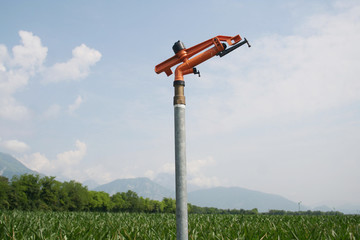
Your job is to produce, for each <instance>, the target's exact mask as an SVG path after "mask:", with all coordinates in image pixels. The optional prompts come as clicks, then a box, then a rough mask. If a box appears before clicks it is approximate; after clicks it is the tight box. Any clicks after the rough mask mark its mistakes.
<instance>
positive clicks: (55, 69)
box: [44, 44, 101, 82]
mask: <svg viewBox="0 0 360 240" xmlns="http://www.w3.org/2000/svg"><path fill="white" fill-rule="evenodd" d="M72 55H73V57H72V58H71V59H70V60H68V61H67V62H64V63H56V64H55V65H54V66H52V67H50V68H49V69H47V70H46V71H45V72H44V80H45V81H46V82H60V81H67V80H77V79H83V78H85V77H87V76H88V74H89V72H90V67H91V66H93V65H94V64H95V63H97V62H98V61H99V60H100V59H101V53H100V52H99V51H97V50H95V49H91V48H89V47H87V46H86V45H85V44H81V45H80V46H78V47H76V48H74V50H73V51H72Z"/></svg>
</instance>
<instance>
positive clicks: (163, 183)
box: [0, 152, 360, 214]
mask: <svg viewBox="0 0 360 240" xmlns="http://www.w3.org/2000/svg"><path fill="white" fill-rule="evenodd" d="M21 174H39V175H40V176H44V175H43V174H41V173H38V172H36V171H33V170H31V169H29V168H27V167H26V166H25V165H24V164H22V163H21V162H20V161H18V160H17V159H16V158H14V157H12V156H11V155H9V154H5V153H1V152H0V176H4V177H7V178H8V179H10V180H11V178H12V177H13V176H14V175H21ZM83 185H85V186H88V188H89V189H90V190H95V191H104V192H107V193H109V194H110V195H112V194H114V193H117V192H127V191H128V190H131V191H134V192H136V193H137V194H138V196H141V197H144V198H150V199H154V200H162V199H163V198H164V197H168V198H175V192H174V185H175V183H174V177H171V176H169V175H166V174H165V175H162V176H159V177H158V178H156V179H154V181H152V180H150V179H148V178H132V179H117V180H114V181H112V182H110V183H106V184H103V185H97V184H96V183H95V182H94V181H93V180H88V181H86V182H83ZM188 189H189V193H188V201H189V203H191V204H193V205H197V206H201V207H216V208H219V209H245V210H251V209H253V208H257V209H258V210H259V212H267V211H268V210H271V209H277V210H286V211H297V210H298V207H299V206H298V203H296V202H293V201H291V200H288V199H286V198H284V197H282V196H280V195H275V194H269V193H264V192H259V191H254V190H249V189H245V188H240V187H215V188H209V189H196V188H193V187H191V186H189V188H188ZM308 209H310V208H308V207H306V206H304V205H301V210H302V211H304V210H308ZM359 209H360V206H355V205H343V206H341V207H339V208H337V209H336V210H337V211H341V212H344V213H357V214H358V213H359ZM312 210H315V211H316V210H320V211H331V210H334V208H329V207H328V206H325V205H323V206H320V207H316V208H313V209H312Z"/></svg>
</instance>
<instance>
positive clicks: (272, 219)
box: [0, 174, 360, 240]
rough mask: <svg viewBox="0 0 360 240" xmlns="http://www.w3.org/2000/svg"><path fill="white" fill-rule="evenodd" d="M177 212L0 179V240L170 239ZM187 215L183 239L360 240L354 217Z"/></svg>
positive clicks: (118, 197)
mask: <svg viewBox="0 0 360 240" xmlns="http://www.w3.org/2000/svg"><path fill="white" fill-rule="evenodd" d="M175 206H176V202H175V200H174V199H171V198H164V199H163V200H162V201H156V200H151V199H148V198H142V197H139V196H138V195H137V194H136V193H135V192H132V191H128V192H125V193H124V192H123V193H116V194H114V195H112V196H110V195H109V194H107V193H105V192H96V191H89V190H88V189H87V188H86V187H84V186H82V185H81V183H78V182H75V181H68V182H59V181H57V180H55V178H54V177H42V178H41V177H40V176H38V175H28V174H25V175H21V176H15V177H13V178H12V179H11V181H9V180H8V179H7V178H5V177H1V176H0V239H176V221H175V214H174V213H175V209H176V207H175ZM188 209H189V213H190V214H189V239H232V240H234V239H351V240H353V239H360V216H359V215H344V214H342V213H339V212H326V213H325V212H319V211H316V212H312V211H304V212H286V211H282V210H270V211H269V212H267V213H258V211H257V209H252V210H244V209H231V210H230V209H217V208H208V207H198V206H194V205H191V204H189V205H188Z"/></svg>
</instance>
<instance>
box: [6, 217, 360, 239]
mask: <svg viewBox="0 0 360 240" xmlns="http://www.w3.org/2000/svg"><path fill="white" fill-rule="evenodd" d="M0 239H176V220H175V215H174V214H145V213H90V212H22V211H3V212H0ZM189 239H232V240H234V239H277V240H278V239H351V240H353V239H360V216H347V215H343V216H268V215H219V214H190V215H189Z"/></svg>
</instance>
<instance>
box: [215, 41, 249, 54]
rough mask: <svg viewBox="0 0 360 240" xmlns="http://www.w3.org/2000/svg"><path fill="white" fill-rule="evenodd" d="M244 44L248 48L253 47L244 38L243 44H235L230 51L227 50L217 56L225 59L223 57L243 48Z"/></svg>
mask: <svg viewBox="0 0 360 240" xmlns="http://www.w3.org/2000/svg"><path fill="white" fill-rule="evenodd" d="M244 44H247V45H248V47H251V45H250V44H249V42H248V40H247V39H246V38H244V41H242V42H240V43H238V44H235V45H234V46H232V47H231V48H228V49H225V50H223V51H221V52H219V53H218V54H217V55H218V56H219V57H223V56H225V55H226V54H228V53H230V52H232V51H234V50H235V49H237V48H238V47H241V46H242V45H244Z"/></svg>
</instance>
